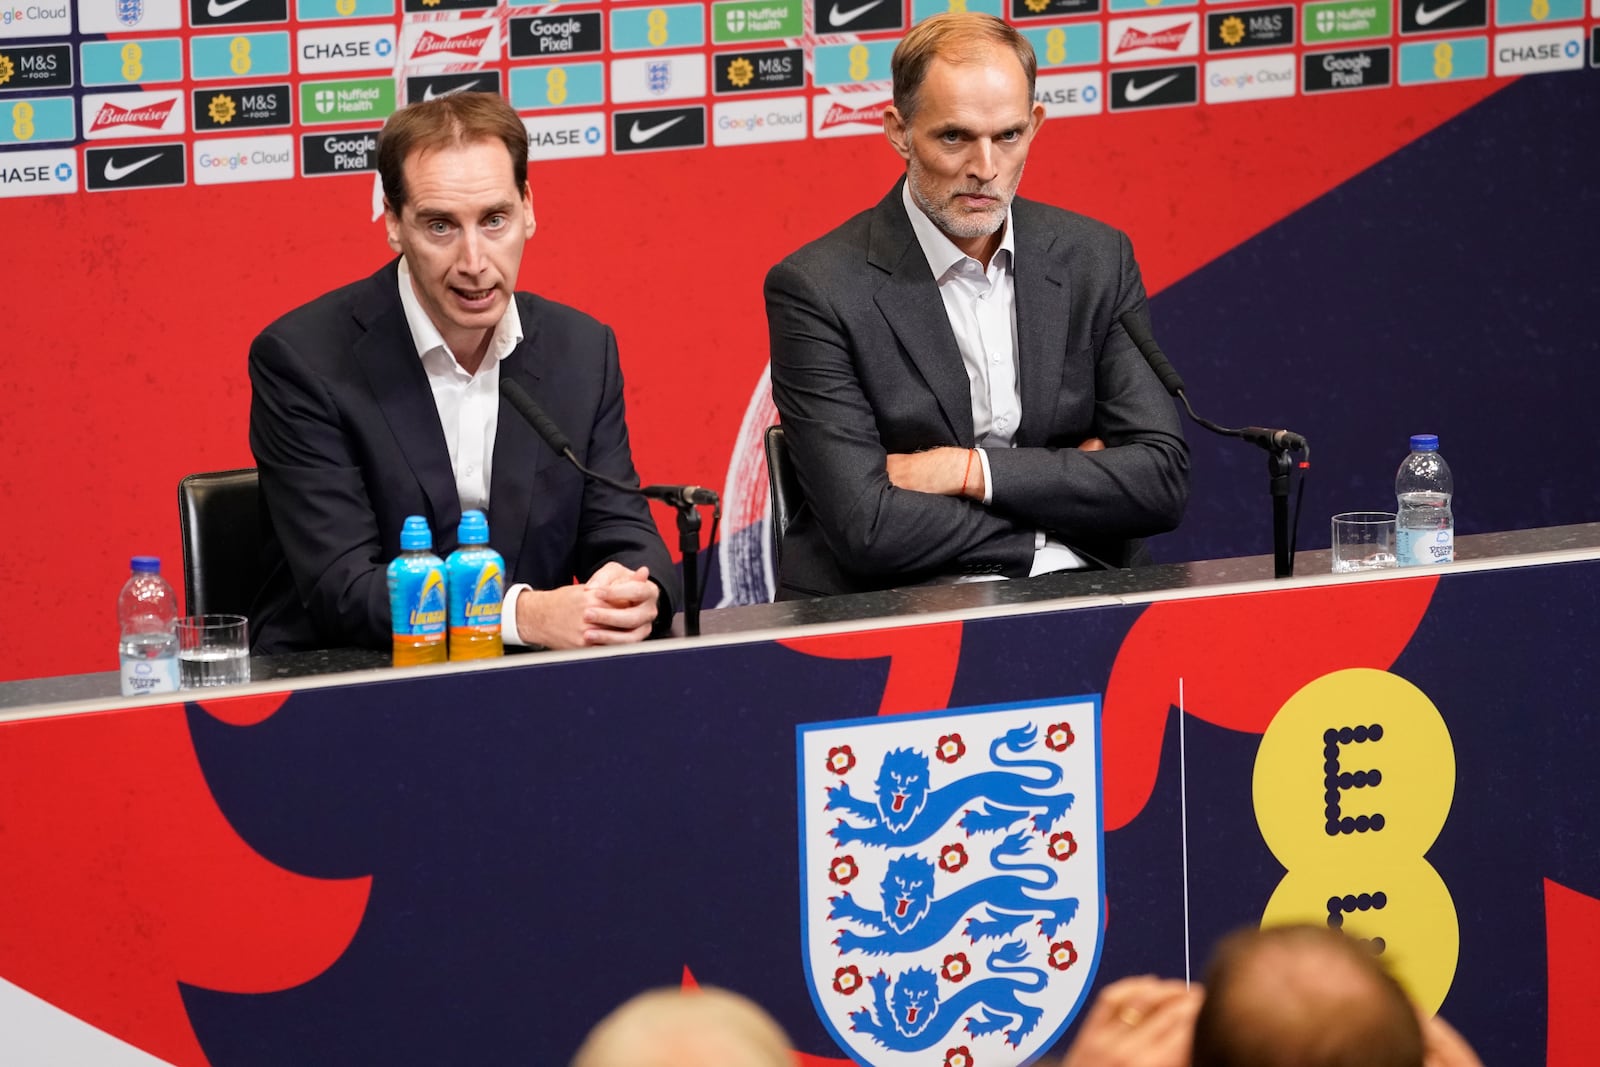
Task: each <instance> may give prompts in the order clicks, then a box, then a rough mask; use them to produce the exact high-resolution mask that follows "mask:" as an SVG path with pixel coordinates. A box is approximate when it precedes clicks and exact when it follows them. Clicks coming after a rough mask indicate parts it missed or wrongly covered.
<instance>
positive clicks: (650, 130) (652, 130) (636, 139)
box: [628, 115, 689, 144]
mask: <svg viewBox="0 0 1600 1067" xmlns="http://www.w3.org/2000/svg"><path fill="white" fill-rule="evenodd" d="M688 117H689V116H687V115H679V116H678V117H677V118H675V119H668V120H667V121H665V122H658V123H656V124H655V125H654V126H648V127H647V126H641V125H639V123H638V120H637V119H636V120H634V123H633V129H631V130H629V131H628V143H629V144H644V143H645V142H646V141H648V140H650V139H651V138H652V137H654V136H655V135H656V134H658V133H663V132H665V131H667V130H670V129H672V127H674V126H676V125H677V124H678V123H680V122H682V121H683V120H684V119H686V118H688Z"/></svg>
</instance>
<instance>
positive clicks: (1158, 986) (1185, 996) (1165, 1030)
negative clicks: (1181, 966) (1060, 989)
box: [1061, 975, 1205, 1067]
mask: <svg viewBox="0 0 1600 1067" xmlns="http://www.w3.org/2000/svg"><path fill="white" fill-rule="evenodd" d="M1204 995H1205V994H1204V991H1203V990H1202V989H1201V988H1200V987H1199V986H1197V985H1195V986H1191V985H1186V984H1185V983H1183V982H1181V981H1177V980H1175V979H1166V978H1155V977H1152V976H1149V975H1140V976H1138V977H1135V978H1124V979H1122V980H1121V981H1118V982H1112V983H1111V984H1110V985H1108V986H1106V987H1105V988H1104V989H1102V990H1101V991H1100V995H1099V997H1097V998H1095V1002H1094V1004H1093V1005H1092V1006H1091V1007H1090V1008H1089V1014H1088V1016H1087V1017H1086V1018H1085V1019H1084V1021H1083V1026H1082V1027H1080V1028H1079V1030H1078V1037H1077V1040H1075V1041H1073V1043H1072V1048H1071V1049H1070V1050H1069V1051H1068V1052H1067V1058H1066V1059H1065V1060H1063V1061H1062V1062H1061V1067H1188V1063H1189V1050H1190V1048H1191V1047H1192V1046H1193V1043H1194V1019H1195V1016H1196V1015H1198V1014H1199V1013H1200V1002H1201V1000H1203V999H1204Z"/></svg>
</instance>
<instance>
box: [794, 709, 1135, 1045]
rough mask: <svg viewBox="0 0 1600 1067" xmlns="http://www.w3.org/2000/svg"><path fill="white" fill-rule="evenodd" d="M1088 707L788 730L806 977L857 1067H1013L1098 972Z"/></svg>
mask: <svg viewBox="0 0 1600 1067" xmlns="http://www.w3.org/2000/svg"><path fill="white" fill-rule="evenodd" d="M1099 719H1100V705H1099V699H1098V698H1097V697H1088V698H1075V699H1073V700H1069V701H1052V702H1049V703H1043V704H1027V705H1004V706H999V707H993V708H959V709H954V710H951V711H942V712H933V713H929V714H925V715H896V716H892V717H885V718H878V719H864V720H863V719H854V720H846V721H842V722H832V723H817V724H810V725H802V726H801V727H799V730H798V733H799V746H798V747H799V762H800V774H799V780H800V849H801V854H800V861H801V869H802V875H801V885H802V892H803V897H804V899H803V903H802V906H803V908H804V915H803V917H802V924H801V925H802V931H803V935H802V936H803V937H804V940H805V959H806V969H807V978H808V981H809V984H810V987H811V996H812V1000H813V1001H814V1002H815V1003H816V1006H817V1010H818V1012H820V1013H821V1015H822V1018H823V1021H824V1022H825V1023H826V1024H827V1026H828V1029H829V1030H830V1031H831V1032H832V1033H833V1035H834V1037H835V1038H836V1039H837V1040H838V1041H839V1043H840V1045H842V1046H843V1047H844V1048H845V1049H847V1050H848V1051H849V1053H850V1055H851V1056H852V1057H854V1059H855V1060H856V1061H857V1062H858V1063H862V1064H866V1065H869V1067H912V1065H916V1067H927V1065H935V1067H937V1065H940V1064H943V1065H945V1067H972V1065H979V1064H981V1065H982V1067H1016V1065H1018V1064H1022V1063H1025V1062H1028V1061H1030V1060H1032V1059H1033V1058H1034V1057H1035V1056H1036V1055H1037V1054H1038V1053H1040V1052H1041V1051H1043V1050H1044V1049H1047V1048H1049V1047H1050V1046H1051V1045H1052V1044H1053V1043H1054V1042H1055V1041H1056V1039H1057V1038H1059V1037H1060V1036H1061V1033H1062V1031H1064V1030H1065V1029H1066V1026H1067V1024H1068V1023H1069V1022H1071V1021H1072V1018H1073V1016H1075V1015H1076V1014H1077V1012H1078V1009H1079V1007H1080V1006H1081V1005H1082V1003H1083V999H1084V996H1085V993H1086V992H1087V990H1088V988H1089V984H1090V982H1091V980H1092V979H1093V978H1094V972H1095V968H1096V966H1097V965H1098V963H1099V959H1100V952H1099V948H1100V932H1101V927H1102V914H1101V901H1102V900H1103V899H1104V877H1103V873H1102V868H1101V862H1100V856H1101V848H1100V843H1101V816H1100V760H1099Z"/></svg>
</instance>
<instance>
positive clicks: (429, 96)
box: [422, 78, 478, 100]
mask: <svg viewBox="0 0 1600 1067" xmlns="http://www.w3.org/2000/svg"><path fill="white" fill-rule="evenodd" d="M477 84H478V82H477V79H476V78H474V79H473V80H472V81H469V82H467V83H466V84H465V85H458V86H456V87H455V88H454V89H446V90H445V91H444V92H442V93H436V92H434V91H433V86H432V85H429V86H428V87H427V88H426V89H424V90H422V99H424V100H438V99H439V98H440V97H443V96H454V95H456V94H457V93H464V92H466V91H467V90H468V89H470V88H472V87H473V86H474V85H477Z"/></svg>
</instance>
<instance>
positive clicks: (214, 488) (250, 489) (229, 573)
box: [178, 467, 261, 615]
mask: <svg viewBox="0 0 1600 1067" xmlns="http://www.w3.org/2000/svg"><path fill="white" fill-rule="evenodd" d="M178 525H179V527H180V529H181V530H182V532H183V599H184V603H185V604H187V605H188V607H187V609H186V610H187V611H188V613H189V614H190V615H205V614H210V613H213V612H225V613H227V614H230V615H248V614H249V613H250V604H251V602H252V601H253V600H254V599H255V596H256V592H257V591H258V590H259V589H260V588H261V490H260V487H259V486H258V484H257V482H256V469H255V468H254V467H246V468H245V469H243V470H235V471H210V472H208V473H205V474H191V475H189V476H188V477H187V478H185V479H183V480H182V481H181V482H179V483H178Z"/></svg>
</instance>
